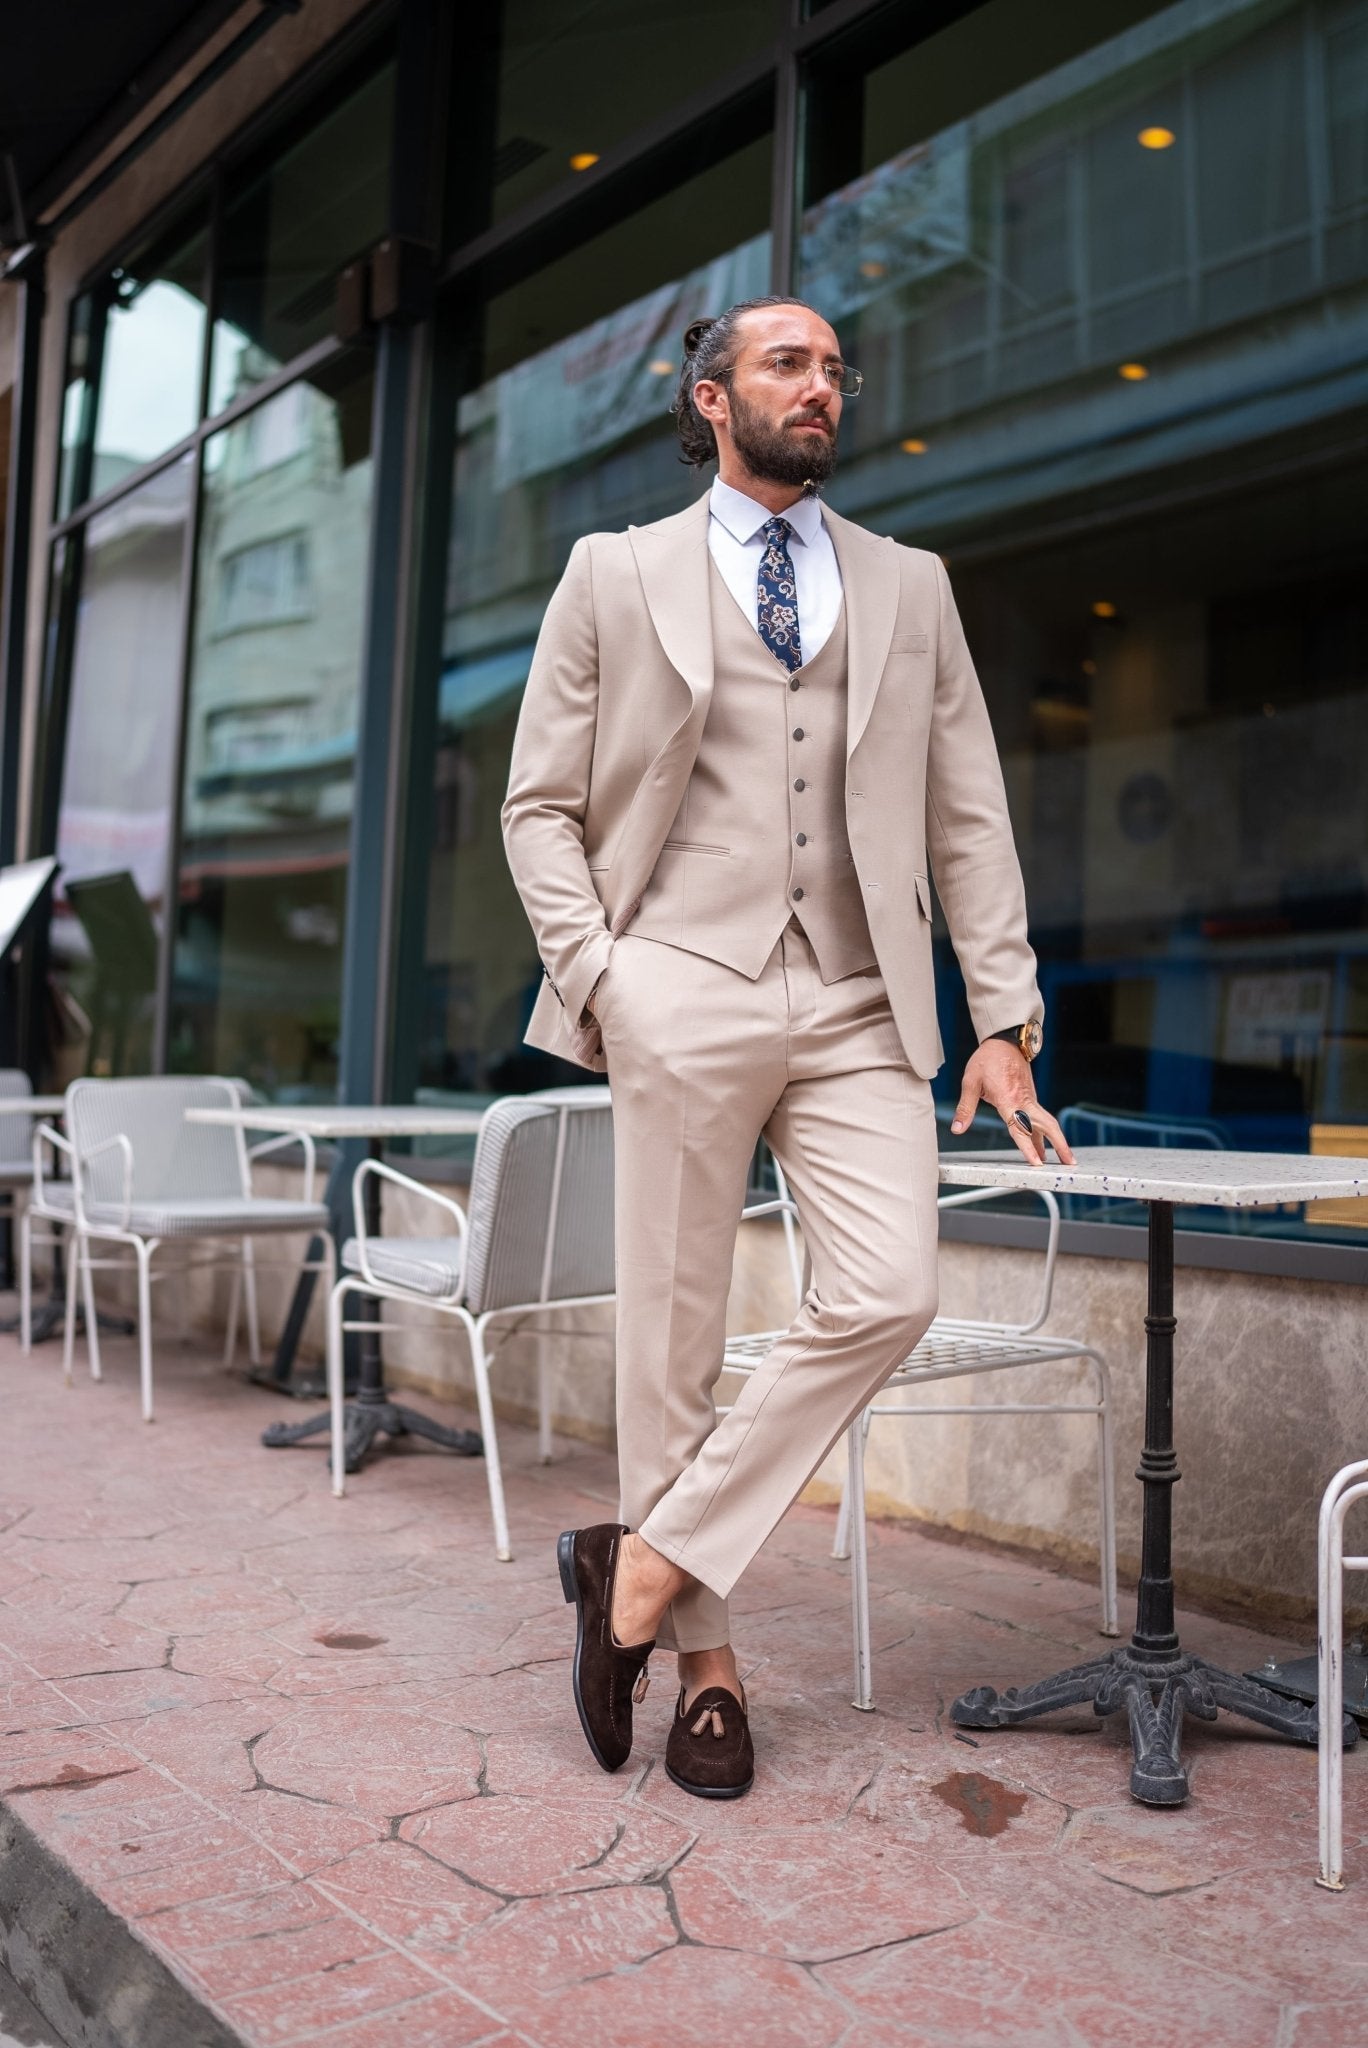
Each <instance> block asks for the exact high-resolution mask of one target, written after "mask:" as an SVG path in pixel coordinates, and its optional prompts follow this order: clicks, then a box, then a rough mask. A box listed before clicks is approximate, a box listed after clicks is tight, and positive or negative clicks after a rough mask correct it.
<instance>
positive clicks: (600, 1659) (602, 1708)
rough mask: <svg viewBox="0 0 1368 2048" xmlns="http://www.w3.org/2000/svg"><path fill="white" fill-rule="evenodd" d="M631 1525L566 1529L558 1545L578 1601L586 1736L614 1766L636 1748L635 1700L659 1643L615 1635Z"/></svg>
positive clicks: (579, 1693) (579, 1681)
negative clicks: (619, 1575)
mask: <svg viewBox="0 0 1368 2048" xmlns="http://www.w3.org/2000/svg"><path fill="white" fill-rule="evenodd" d="M626 1534H627V1530H626V1529H625V1528H624V1527H623V1525H622V1523H621V1522H599V1523H596V1524H595V1526H594V1527H593V1528H592V1529H567V1530H566V1531H565V1534H564V1535H563V1536H562V1537H561V1538H560V1541H559V1542H558V1543H557V1545H556V1561H557V1563H558V1564H559V1566H560V1576H561V1585H562V1587H563V1588H564V1590H565V1597H566V1599H567V1600H570V1601H573V1602H574V1607H575V1618H576V1621H577V1623H578V1628H577V1631H576V1635H575V1662H574V1666H573V1669H572V1672H571V1682H572V1684H573V1685H574V1689H575V1707H576V1710H577V1712H578V1714H579V1717H580V1727H581V1728H582V1729H583V1730H584V1738H585V1741H586V1742H587V1743H588V1744H589V1747H590V1749H592V1750H593V1752H594V1757H595V1760H596V1761H597V1762H598V1763H600V1764H602V1766H603V1768H604V1770H605V1771H615V1770H617V1769H618V1768H619V1766H620V1765H622V1764H625V1763H626V1761H627V1759H628V1757H629V1756H630V1755H631V1753H632V1703H633V1701H634V1700H640V1699H644V1697H645V1694H646V1687H647V1685H648V1684H649V1683H650V1681H649V1679H648V1678H647V1676H646V1659H647V1658H648V1657H649V1656H650V1654H651V1652H652V1650H653V1649H654V1648H655V1639H654V1637H652V1639H651V1641H650V1642H649V1643H632V1644H631V1645H630V1646H628V1647H627V1648H624V1647H623V1646H622V1645H621V1644H620V1643H616V1642H614V1640H613V1621H612V1616H613V1575H614V1573H615V1571H616V1569H617V1561H618V1553H619V1550H620V1547H621V1544H622V1539H623V1537H624V1536H625V1535H626Z"/></svg>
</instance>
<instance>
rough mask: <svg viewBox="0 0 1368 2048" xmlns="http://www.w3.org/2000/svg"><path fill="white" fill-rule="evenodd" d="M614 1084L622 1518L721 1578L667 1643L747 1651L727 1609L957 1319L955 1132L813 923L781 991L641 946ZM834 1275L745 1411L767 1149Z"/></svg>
mask: <svg viewBox="0 0 1368 2048" xmlns="http://www.w3.org/2000/svg"><path fill="white" fill-rule="evenodd" d="M595 1011H596V1014H597V1015H598V1017H599V1020H600V1022H601V1025H602V1029H603V1039H604V1046H605V1050H606V1052H607V1058H608V1078H609V1082H610V1084H611V1087H612V1091H613V1122H614V1129H615V1134H616V1171H617V1197H616V1200H617V1286H618V1293H617V1413H618V1467H619V1475H620V1486H621V1516H622V1520H623V1521H624V1522H625V1523H626V1524H627V1525H628V1526H629V1527H630V1528H633V1529H639V1530H640V1531H641V1533H642V1535H643V1536H644V1537H645V1538H646V1540H647V1542H648V1543H650V1544H651V1546H652V1547H653V1548H654V1549H656V1550H658V1551H660V1552H661V1554H662V1555H663V1556H665V1557H668V1558H671V1559H672V1560H673V1561H674V1562H675V1563H676V1564H678V1565H680V1566H681V1567H682V1568H683V1569H684V1570H685V1571H686V1572H688V1573H690V1574H691V1576H692V1577H693V1578H694V1579H695V1580H697V1581H698V1583H697V1585H696V1586H694V1587H691V1588H690V1589H689V1591H688V1592H687V1593H685V1594H683V1595H681V1596H680V1598H679V1599H678V1600H676V1601H675V1603H674V1605H673V1607H672V1609H671V1611H670V1614H669V1615H668V1616H667V1617H666V1621H665V1623H664V1625H663V1626H662V1628H661V1631H660V1636H659V1640H660V1642H661V1643H662V1645H664V1646H665V1647H674V1648H678V1649H683V1650H705V1649H715V1648H718V1647H720V1646H721V1645H722V1644H724V1643H726V1642H728V1641H729V1640H730V1637H729V1628H728V1619H727V1604H726V1603H727V1595H728V1594H729V1593H730V1591H731V1589H732V1587H733V1586H734V1585H735V1583H736V1581H737V1579H738V1578H739V1577H740V1576H741V1573H742V1572H743V1571H744V1570H745V1568H746V1566H747V1565H748V1564H749V1563H750V1561H751V1559H752V1558H753V1557H754V1556H755V1554H756V1552H757V1551H758V1550H759V1548H760V1546H761V1544H762V1543H763V1542H764V1541H765V1539H766V1537H767V1536H768V1535H769V1534H770V1532H771V1530H773V1529H774V1527H775V1526H776V1524H777V1523H778V1521H779V1519H780V1517H781V1516H782V1515H783V1514H784V1512H785V1510H786V1509H787V1508H788V1506H789V1505H790V1503H791V1502H792V1501H793V1500H794V1499H795V1498H796V1497H797V1495H798V1494H799V1493H800V1492H801V1491H802V1489H803V1487H804V1486H805V1485H806V1483H807V1481H808V1480H809V1479H810V1478H811V1476H812V1474H813V1472H814V1471H815V1470H816V1468H817V1466H818V1465H819V1464H820V1463H821V1461H822V1459H823V1458H824V1457H825V1456H826V1453H827V1451H828V1450H829V1449H830V1447H831V1445H832V1444H833V1443H834V1442H835V1441H836V1439H837V1437H839V1436H840V1435H841V1433H842V1431H843V1430H844V1429H845V1428H846V1426H847V1424H848V1423H850V1422H851V1421H852V1420H853V1418H854V1417H855V1416H856V1415H858V1414H859V1412H860V1410H861V1409H862V1408H863V1407H864V1406H865V1404H866V1402H867V1401H869V1400H870V1398H871V1397H872V1396H873V1394H874V1392H875V1391H876V1389H877V1388H878V1387H879V1386H881V1385H882V1383H883V1381H884V1380H885V1379H886V1378H887V1376H888V1374H889V1373H890V1372H891V1371H892V1369H893V1367H894V1366H895V1365H897V1364H898V1363H899V1362H900V1360H901V1359H902V1358H904V1357H905V1356H906V1354H907V1352H908V1351H909V1350H910V1349H911V1347H912V1346H913V1344H915V1343H916V1341H917V1339H918V1338H919V1337H920V1336H921V1335H922V1333H923V1331H924V1330H925V1329H926V1326H927V1324H928V1323H929V1322H930V1320H931V1318H932V1316H933V1315H934V1314H935V1311H936V1237H937V1230H936V1224H937V1217H936V1188H937V1178H936V1123H935V1113H934V1110H933V1107H932V1101H931V1090H930V1087H929V1085H928V1083H927V1082H925V1081H922V1080H919V1079H918V1077H917V1076H916V1075H915V1074H914V1073H913V1072H912V1070H911V1068H910V1067H909V1066H908V1064H907V1060H906V1057H905V1055H904V1053H903V1049H902V1044H901V1041H900V1040H899V1037H898V1033H897V1029H896V1026H895V1025H894V1022H893V1017H892V1012H891V1011H890V1009H889V1007H888V998H887V994H886V992H885V989H884V984H883V980H882V977H881V976H880V975H878V974H877V973H870V974H854V975H850V976H848V977H847V978H846V979H845V980H843V981H837V982H833V983H832V984H831V985H830V986H829V987H827V986H825V985H824V984H823V982H822V979H821V977H820V975H819V974H818V971H817V966H816V962H815V960H814V958H813V954H812V949H811V947H810V946H809V944H808V941H807V939H806V938H805V937H804V935H803V933H802V932H801V930H800V929H799V928H798V926H797V925H796V924H790V925H789V926H788V928H787V929H786V930H785V932H784V934H783V936H782V937H781V939H780V941H779V943H778V945H777V946H776V947H775V949H774V952H773V953H772V954H771V956H770V958H769V961H768V963H767V964H766V966H765V968H764V970H763V972H762V973H761V975H760V978H759V980H758V981H751V980H749V979H748V978H747V977H746V976H745V975H743V974H738V973H736V972H735V971H734V970H733V969H732V968H729V967H723V966H720V965H719V964H718V963H717V962H715V961H712V960H707V959H704V958H701V957H700V956H699V955H697V954H694V953H686V952H684V951H682V950H681V949H679V948H677V947H674V946H667V945H662V944H659V943H657V942H655V941H653V940H650V939H638V938H633V937H632V936H631V935H630V934H628V935H626V936H624V937H623V938H620V939H619V940H618V941H617V943H616V945H615V946H614V949H613V953H612V957H611V960H610V962H609V966H608V970H607V973H606V974H605V975H604V977H603V980H602V982H601V983H600V986H599V989H598V992H597V995H596V997H595ZM762 1134H763V1136H764V1137H765V1138H766V1139H767V1140H768V1142H769V1144H770V1146H771V1147H772V1148H773V1151H774V1153H775V1156H776V1157H777V1158H778V1159H779V1161H780V1163H781V1164H782V1166H783V1169H784V1172H785V1174H786V1175H787V1176H788V1180H789V1185H790V1188H791V1190H792V1192H793V1195H794V1198H795V1200H796V1202H797V1204H798V1208H799V1212H800V1215H801V1218H802V1224H803V1233H804V1237H805V1240H806V1243H807V1248H808V1253H809V1256H810V1258H811V1262H812V1284H811V1286H810V1288H809V1290H808V1292H807V1295H806V1298H805V1300H804V1301H803V1304H802V1307H801V1309H800V1310H799V1313H798V1315H797V1318H796V1319H795V1321H794V1323H793V1324H792V1326H791V1328H790V1329H789V1330H787V1331H786V1332H785V1334H784V1335H783V1336H782V1337H781V1338H780V1339H779V1341H778V1342H777V1343H776V1344H775V1345H774V1347H773V1349H772V1350H771V1351H770V1353H769V1355H768V1357H767V1358H766V1359H765V1361H764V1363H763V1365H762V1366H761V1367H760V1369H759V1370H758V1371H757V1372H756V1373H754V1374H753V1375H752V1376H751V1377H750V1378H749V1379H747V1380H746V1381H745V1383H744V1385H743V1388H742V1391H741V1394H740V1397H739V1398H738V1400H737V1402H736V1405H735V1407H734V1408H732V1409H731V1411H730V1413H728V1414H726V1415H724V1416H722V1417H720V1418H719V1416H718V1415H717V1413H716V1410H715V1408H714V1404H713V1393H714V1388H715V1386H716V1383H717V1380H718V1378H719V1376H720V1373H721V1367H722V1351H723V1340H724V1337H725V1333H726V1311H727V1294H728V1289H729V1286H730V1281H731V1270H732V1258H733V1253H734V1248H735V1241H736V1229H737V1218H738V1216H739V1215H740V1212H741V1207H742V1204H743V1201H744V1199H745V1191H746V1182H747V1176H748V1171H749V1167H750V1163H751V1158H752V1155H753V1153H754V1150H755V1146H756V1143H757V1141H758V1140H759V1138H760V1137H761V1135H762Z"/></svg>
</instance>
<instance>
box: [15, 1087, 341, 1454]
mask: <svg viewBox="0 0 1368 2048" xmlns="http://www.w3.org/2000/svg"><path fill="white" fill-rule="evenodd" d="M244 1095H245V1089H244V1085H243V1083H242V1082H240V1081H233V1080H227V1079H224V1078H222V1077H220V1076H217V1075H215V1076H198V1077H193V1078H191V1077H188V1076H187V1077H182V1076H179V1075H158V1076H154V1077H150V1078H143V1079H138V1080H108V1081H105V1080H82V1081H73V1082H72V1084H71V1086H70V1087H69V1088H68V1090H67V1094H66V1105H65V1109H64V1111H63V1121H64V1123H65V1124H66V1136H65V1137H63V1136H62V1134H61V1133H60V1132H59V1131H57V1130H54V1129H53V1127H52V1126H51V1125H49V1124H44V1125H42V1126H40V1128H39V1129H38V1130H37V1131H36V1132H35V1133H34V1140H33V1161H34V1184H33V1199H32V1202H31V1203H30V1208H29V1211H28V1212H27V1213H26V1215H25V1218H24V1223H25V1226H26V1228H25V1232H24V1244H23V1253H22V1256H23V1282H24V1286H23V1294H22V1299H21V1319H22V1333H23V1343H24V1348H25V1349H28V1347H29V1343H30V1341H31V1334H30V1324H29V1315H30V1305H31V1297H32V1278H31V1272H32V1268H31V1258H32V1228H31V1223H30V1219H31V1218H39V1219H46V1220H48V1221H49V1222H51V1223H52V1224H53V1225H54V1226H58V1227H60V1226H63V1225H64V1226H66V1227H67V1228H68V1229H69V1230H70V1232H71V1256H70V1259H69V1261H68V1265H67V1286H66V1330H65V1342H64V1345H63V1368H64V1370H65V1373H66V1376H67V1378H68V1380H69V1379H70V1377H71V1366H72V1354H73V1350H74V1345H75V1328H76V1285H77V1269H78V1268H79V1271H80V1284H81V1288H82V1293H83V1299H84V1305H85V1324H86V1344H87V1347H88V1351H89V1357H90V1372H91V1377H92V1378H93V1379H99V1378H100V1377H101V1372H100V1340H99V1330H98V1326H97V1323H96V1317H95V1292H94V1281H93V1275H94V1273H95V1272H96V1271H97V1270H100V1269H109V1268H111V1267H113V1268H121V1267H122V1266H123V1265H124V1261H122V1260H120V1259H98V1258H94V1257H92V1255H91V1246H92V1244H93V1243H104V1244H111V1245H123V1246H126V1247H128V1249H129V1250H131V1251H132V1253H133V1256H134V1261H135V1264H136V1268H137V1281H138V1354H139V1378H140V1384H141V1392H142V1414H143V1420H144V1422H150V1421H151V1420H152V1284H153V1281H154V1280H161V1279H163V1278H165V1277H166V1274H165V1273H164V1272H156V1273H154V1272H153V1270H152V1257H153V1254H154V1252H156V1250H157V1249H158V1247H159V1246H161V1245H162V1244H164V1243H169V1242H174V1243H183V1244H191V1243H202V1242H205V1241H210V1242H213V1243H215V1244H216V1245H218V1246H223V1245H224V1244H231V1245H232V1246H233V1247H234V1249H233V1250H232V1251H231V1252H229V1253H227V1254H226V1255H225V1253H224V1251H223V1250H221V1249H217V1250H214V1251H211V1252H209V1253H208V1254H207V1255H204V1254H201V1255H200V1257H199V1258H197V1259H195V1260H194V1261H193V1263H194V1264H196V1265H216V1264H222V1263H225V1259H226V1258H229V1259H231V1261H232V1264H233V1266H234V1268H235V1272H234V1281H233V1296H232V1306H231V1308H230V1312H229V1319H228V1337H227V1344H226V1349H225V1355H226V1356H228V1357H231V1355H232V1350H233V1346H234V1343H235V1341H236V1325H237V1315H238V1298H239V1289H240V1287H242V1288H245V1291H246V1295H247V1309H248V1325H249V1331H250V1333H251V1343H252V1349H253V1357H254V1359H255V1358H256V1357H257V1356H258V1355H259V1354H258V1339H257V1334H256V1296H255V1276H256V1262H255V1254H254V1248H253V1242H252V1241H253V1240H254V1239H255V1238H257V1237H261V1236H280V1235H282V1234H284V1233H301V1234H307V1235H309V1236H312V1235H314V1234H319V1235H321V1236H322V1239H323V1244H324V1253H323V1257H322V1259H321V1260H317V1261H315V1260H311V1259H309V1258H308V1257H307V1256H306V1258H305V1259H304V1261H303V1270H306V1271H308V1270H311V1271H321V1272H325V1273H326V1274H327V1277H328V1280H329V1281H330V1282H331V1280H332V1278H333V1275H334V1272H335V1257H336V1255H335V1249H334V1246H333V1243H332V1239H331V1237H330V1236H329V1235H328V1211H327V1207H326V1205H325V1204H324V1203H322V1202H316V1201H315V1200H314V1198H313V1184H314V1173H315V1158H314V1146H313V1140H312V1139H311V1138H307V1137H305V1138H300V1137H297V1136H295V1135H294V1134H293V1133H287V1134H285V1135H283V1136H280V1137H275V1138H268V1139H265V1140H263V1142H262V1143H261V1144H258V1145H253V1146H251V1147H250V1148H249V1147H248V1145H247V1142H246V1138H245V1136H244V1134H243V1132H242V1131H241V1130H240V1129H233V1128H230V1127H228V1126H223V1125H211V1124H193V1123H188V1122H187V1121H186V1116H185V1112H186V1111H187V1110H188V1109H229V1108H234V1109H235V1108H238V1107H240V1106H241V1104H242V1101H243V1098H244ZM292 1145H302V1146H303V1149H304V1196H303V1199H302V1200H293V1199H278V1198H275V1197H268V1196H261V1195H257V1194H254V1193H253V1191H252V1168H253V1165H254V1164H255V1162H256V1161H257V1160H259V1159H262V1158H264V1157H265V1156H266V1155H267V1154H268V1153H271V1152H278V1151H283V1150H285V1149H287V1148H288V1147H290V1146H292ZM45 1148H46V1149H48V1150H50V1151H51V1152H52V1153H53V1154H54V1155H59V1156H61V1157H63V1158H65V1159H66V1160H67V1162H68V1165H69V1168H70V1174H71V1178H70V1179H69V1180H67V1181H54V1180H53V1179H52V1177H51V1175H50V1173H48V1172H47V1171H46V1170H45V1168H44V1164H43V1154H44V1149H45ZM293 1263H294V1262H293V1261H291V1265H293ZM183 1269H184V1268H183V1264H182V1268H181V1270H183Z"/></svg>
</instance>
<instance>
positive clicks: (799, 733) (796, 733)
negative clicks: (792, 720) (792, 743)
mask: <svg viewBox="0 0 1368 2048" xmlns="http://www.w3.org/2000/svg"><path fill="white" fill-rule="evenodd" d="M793 737H794V738H795V739H796V740H800V739H801V738H802V737H803V728H802V726H801V725H795V726H794V728H793Z"/></svg>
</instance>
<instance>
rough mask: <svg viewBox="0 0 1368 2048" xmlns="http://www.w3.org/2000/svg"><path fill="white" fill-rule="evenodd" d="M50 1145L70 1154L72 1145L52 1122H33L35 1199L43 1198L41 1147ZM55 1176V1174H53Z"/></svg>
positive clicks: (68, 1156) (68, 1155)
mask: <svg viewBox="0 0 1368 2048" xmlns="http://www.w3.org/2000/svg"><path fill="white" fill-rule="evenodd" d="M44 1145H51V1147H52V1149H53V1151H54V1152H65V1154H66V1156H67V1158H68V1159H70V1158H71V1156H72V1149H73V1148H72V1146H71V1143H70V1141H69V1140H68V1139H66V1138H64V1137H63V1136H62V1134H61V1132H60V1131H59V1130H57V1129H56V1127H55V1126H54V1125H53V1124H35V1125H34V1127H33V1193H34V1197H35V1199H36V1200H37V1201H39V1202H41V1201H42V1199H43V1147H44ZM54 1178H55V1176H54Z"/></svg>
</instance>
